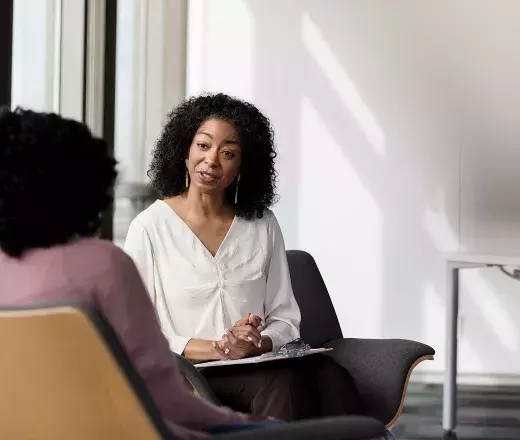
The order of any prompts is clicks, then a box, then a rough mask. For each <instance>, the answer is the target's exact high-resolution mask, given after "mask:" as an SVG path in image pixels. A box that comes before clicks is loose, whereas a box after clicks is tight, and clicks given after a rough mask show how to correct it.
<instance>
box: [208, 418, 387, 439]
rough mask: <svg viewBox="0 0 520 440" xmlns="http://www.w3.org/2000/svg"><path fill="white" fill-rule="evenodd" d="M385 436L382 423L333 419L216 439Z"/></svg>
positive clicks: (246, 432)
mask: <svg viewBox="0 0 520 440" xmlns="http://www.w3.org/2000/svg"><path fill="white" fill-rule="evenodd" d="M383 435H384V426H383V424H382V423H381V422H379V421H377V420H375V419H371V418H368V417H333V418H327V419H320V420H308V421H304V422H296V423H288V424H286V425H281V426H277V427H275V428H266V429H251V430H246V431H240V432H235V433H233V434H224V435H217V436H215V437H212V438H215V439H220V440H265V439H266V438H273V439H284V440H315V439H323V440H375V439H381V438H383Z"/></svg>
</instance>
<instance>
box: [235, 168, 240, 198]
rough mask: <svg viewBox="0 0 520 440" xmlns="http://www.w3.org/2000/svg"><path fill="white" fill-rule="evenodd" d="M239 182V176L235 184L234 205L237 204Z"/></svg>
mask: <svg viewBox="0 0 520 440" xmlns="http://www.w3.org/2000/svg"><path fill="white" fill-rule="evenodd" d="M239 182H240V174H239V175H238V177H237V184H236V186H235V205H236V204H237V203H238V183H239Z"/></svg>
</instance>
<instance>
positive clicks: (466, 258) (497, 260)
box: [446, 254, 520, 267]
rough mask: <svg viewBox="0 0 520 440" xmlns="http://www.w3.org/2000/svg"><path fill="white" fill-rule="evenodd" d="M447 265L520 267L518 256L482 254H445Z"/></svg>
mask: <svg viewBox="0 0 520 440" xmlns="http://www.w3.org/2000/svg"><path fill="white" fill-rule="evenodd" d="M446 260H447V261H448V262H449V263H466V264H478V265H483V266H487V265H497V266H517V267H520V256H518V257H511V256H502V255H482V254H447V255H446Z"/></svg>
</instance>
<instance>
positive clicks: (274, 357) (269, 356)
mask: <svg viewBox="0 0 520 440" xmlns="http://www.w3.org/2000/svg"><path fill="white" fill-rule="evenodd" d="M332 350H333V348H311V349H310V350H308V351H307V352H306V353H305V354H297V355H295V354H276V353H274V352H270V353H264V354H262V355H260V356H254V357H250V358H244V359H237V360H225V361H209V362H199V363H197V364H194V366H195V367H196V368H198V369H202V368H210V367H225V366H231V365H245V364H259V363H262V362H272V361H280V360H283V359H292V358H300V357H305V356H311V355H313V354H319V353H327V352H329V351H332Z"/></svg>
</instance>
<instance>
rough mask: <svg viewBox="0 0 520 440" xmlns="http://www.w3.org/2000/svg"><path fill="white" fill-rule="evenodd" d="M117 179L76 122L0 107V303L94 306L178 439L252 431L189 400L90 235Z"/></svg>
mask: <svg viewBox="0 0 520 440" xmlns="http://www.w3.org/2000/svg"><path fill="white" fill-rule="evenodd" d="M115 178H116V169H115V161H114V160H113V159H112V158H110V157H109V156H108V153H107V146H106V144H105V142H104V141H103V140H101V139H97V138H94V137H93V136H92V135H91V133H90V132H89V130H88V129H87V128H86V127H85V126H84V125H83V124H80V123H78V122H75V121H72V120H66V119H63V118H61V117H60V116H57V115H55V114H43V113H34V112H31V111H23V110H16V111H14V112H11V111H9V110H5V109H4V110H2V109H0V292H2V295H1V299H0V305H1V306H4V307H9V306H21V305H23V306H32V305H39V304H42V303H58V302H79V303H83V304H86V305H90V306H93V307H95V308H96V309H98V310H99V311H100V312H101V313H102V314H103V315H104V316H105V317H106V319H107V320H108V322H109V323H110V324H111V325H112V327H113V328H114V330H115V332H116V334H117V335H118V337H119V339H120V341H121V343H122V344H123V346H124V347H125V349H126V350H127V352H128V354H129V356H130V358H131V360H132V361H133V364H134V366H135V367H136V369H137V371H138V373H139V374H140V375H141V377H142V378H143V379H144V381H145V384H146V386H147V388H148V390H149V392H150V394H151V396H152V398H153V399H154V401H155V403H156V405H157V406H158V408H159V410H160V412H161V413H162V415H163V417H164V418H165V419H166V421H167V424H168V426H169V427H170V429H171V431H172V434H173V435H174V437H175V438H179V439H194V438H204V437H206V436H207V434H205V433H204V432H203V431H211V430H212V429H218V428H219V427H221V426H222V425H228V424H233V423H244V426H249V424H250V423H252V422H254V420H253V419H252V418H251V417H250V416H247V415H244V414H240V413H237V412H234V411H232V410H230V409H227V408H224V407H217V406H215V405H212V404H210V403H208V402H206V401H204V400H202V399H200V398H198V397H196V396H194V395H193V394H192V393H191V391H190V390H189V389H188V387H187V386H186V383H185V382H184V378H183V376H182V375H181V374H180V372H179V369H178V366H177V363H176V361H175V359H174V357H173V356H172V354H171V351H170V349H169V346H168V342H167V341H166V339H165V338H164V335H163V334H162V332H161V329H160V325H159V322H158V321H157V318H156V314H155V310H154V308H153V305H152V303H151V301H150V298H149V296H148V294H147V292H146V289H145V286H144V285H143V282H142V280H141V278H140V277H139V274H138V272H137V269H136V268H135V265H134V263H133V262H132V260H131V259H130V257H128V256H127V255H126V254H125V253H124V252H123V251H122V250H120V249H119V248H117V247H116V246H115V245H113V244H111V243H109V242H107V241H102V240H99V239H96V238H92V237H93V236H94V235H95V234H96V232H97V231H98V229H99V227H100V223H101V220H100V219H101V213H102V212H103V211H104V210H105V209H106V208H107V206H108V205H109V203H110V202H111V197H110V191H111V188H112V185H113V183H114V180H115ZM253 424H254V423H253Z"/></svg>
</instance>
